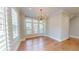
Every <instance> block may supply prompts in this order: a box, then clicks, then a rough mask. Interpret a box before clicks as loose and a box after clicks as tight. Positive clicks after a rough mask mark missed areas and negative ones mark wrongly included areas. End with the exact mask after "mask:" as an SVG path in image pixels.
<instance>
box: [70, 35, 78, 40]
mask: <svg viewBox="0 0 79 59" xmlns="http://www.w3.org/2000/svg"><path fill="white" fill-rule="evenodd" d="M70 37H72V38H77V39H79V36H73V35H70Z"/></svg>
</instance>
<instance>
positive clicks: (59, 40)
mask: <svg viewBox="0 0 79 59" xmlns="http://www.w3.org/2000/svg"><path fill="white" fill-rule="evenodd" d="M45 36H47V37H50V38H52V39H54V40H56V41H58V42H61V41H62V40H61V39H57V38H55V37H53V36H49V35H45Z"/></svg>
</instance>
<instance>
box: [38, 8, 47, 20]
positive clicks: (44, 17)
mask: <svg viewBox="0 0 79 59" xmlns="http://www.w3.org/2000/svg"><path fill="white" fill-rule="evenodd" d="M38 18H39V20H44V19H47V16H46V15H44V14H43V9H40V15H39V16H38Z"/></svg>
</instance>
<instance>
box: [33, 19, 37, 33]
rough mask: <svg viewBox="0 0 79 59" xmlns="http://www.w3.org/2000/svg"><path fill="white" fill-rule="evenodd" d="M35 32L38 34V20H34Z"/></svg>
mask: <svg viewBox="0 0 79 59" xmlns="http://www.w3.org/2000/svg"><path fill="white" fill-rule="evenodd" d="M33 32H34V33H35V34H36V33H38V20H36V19H33Z"/></svg>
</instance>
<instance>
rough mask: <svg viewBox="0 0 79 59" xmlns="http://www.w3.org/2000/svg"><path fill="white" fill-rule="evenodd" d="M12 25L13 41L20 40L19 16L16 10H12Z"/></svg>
mask: <svg viewBox="0 0 79 59" xmlns="http://www.w3.org/2000/svg"><path fill="white" fill-rule="evenodd" d="M12 25H13V39H18V38H19V33H18V30H19V29H18V15H17V12H16V10H15V9H13V8H12Z"/></svg>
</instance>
